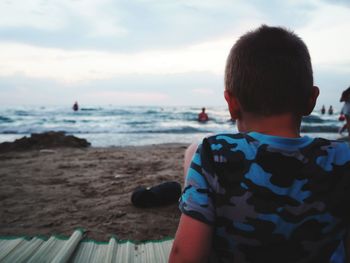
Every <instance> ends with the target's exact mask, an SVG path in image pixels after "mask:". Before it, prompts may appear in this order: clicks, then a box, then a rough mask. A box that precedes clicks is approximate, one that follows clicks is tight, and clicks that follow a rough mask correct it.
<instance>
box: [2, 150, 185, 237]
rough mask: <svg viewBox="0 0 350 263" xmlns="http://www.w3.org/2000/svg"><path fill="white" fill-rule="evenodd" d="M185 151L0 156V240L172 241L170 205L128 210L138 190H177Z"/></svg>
mask: <svg viewBox="0 0 350 263" xmlns="http://www.w3.org/2000/svg"><path fill="white" fill-rule="evenodd" d="M186 147H187V144H158V145H148V146H125V147H106V148H94V147H91V148H55V149H42V150H30V151H11V152H3V153H0V163H1V166H0V179H1V184H0V235H1V236H5V235H6V236H9V235H10V236H36V235H44V236H50V235H53V234H58V235H65V236H69V235H71V234H72V232H73V230H74V229H76V228H79V227H80V228H84V229H85V230H86V233H87V235H86V237H87V238H91V239H94V240H97V241H107V240H108V239H109V238H110V237H111V236H112V235H114V236H116V237H117V238H119V239H123V240H135V241H145V240H151V239H152V240H155V239H162V238H166V237H174V235H175V232H176V229H177V225H178V221H179V217H180V211H179V209H178V205H177V204H173V205H169V206H164V207H156V208H136V207H134V206H133V205H132V203H131V194H132V192H133V190H134V189H135V188H136V187H138V186H146V187H148V186H154V185H157V184H160V183H162V182H165V181H177V182H179V183H181V184H182V183H183V175H182V162H183V153H184V150H185V149H186Z"/></svg>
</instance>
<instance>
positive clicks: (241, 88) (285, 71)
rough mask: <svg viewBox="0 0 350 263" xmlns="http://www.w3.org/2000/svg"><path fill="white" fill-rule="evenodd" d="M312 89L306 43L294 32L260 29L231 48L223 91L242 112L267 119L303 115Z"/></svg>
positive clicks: (244, 36)
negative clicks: (225, 91)
mask: <svg viewBox="0 0 350 263" xmlns="http://www.w3.org/2000/svg"><path fill="white" fill-rule="evenodd" d="M312 86H313V76H312V66H311V59H310V54H309V51H308V49H307V47H306V45H305V43H304V42H303V41H302V40H301V38H300V37H298V36H297V35H296V34H294V33H293V32H291V31H289V30H287V29H284V28H281V27H269V26H266V25H262V26H261V27H259V28H258V29H256V30H254V31H251V32H248V33H246V34H245V35H243V36H242V37H241V38H240V39H239V40H238V41H237V42H236V44H235V45H234V46H233V47H232V49H231V51H230V54H229V56H228V58H227V63H226V69H225V88H226V90H228V91H229V92H230V93H231V94H233V95H234V96H236V97H237V99H238V101H239V102H240V104H241V107H242V109H243V110H245V111H247V112H251V113H255V114H258V115H263V116H269V115H274V114H280V113H286V112H292V113H295V114H301V115H302V114H303V112H304V111H305V109H306V107H307V103H308V99H309V97H310V95H311V91H312Z"/></svg>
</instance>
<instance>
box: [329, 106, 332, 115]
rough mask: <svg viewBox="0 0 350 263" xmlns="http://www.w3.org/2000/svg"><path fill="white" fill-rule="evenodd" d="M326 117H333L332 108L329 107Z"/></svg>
mask: <svg viewBox="0 0 350 263" xmlns="http://www.w3.org/2000/svg"><path fill="white" fill-rule="evenodd" d="M328 115H333V106H332V105H331V106H329V109H328Z"/></svg>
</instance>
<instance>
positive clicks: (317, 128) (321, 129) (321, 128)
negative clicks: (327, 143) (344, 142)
mask: <svg viewBox="0 0 350 263" xmlns="http://www.w3.org/2000/svg"><path fill="white" fill-rule="evenodd" d="M338 130H339V127H338V126H333V125H332V126H327V125H313V126H311V125H310V126H301V132H304V133H337V132H338Z"/></svg>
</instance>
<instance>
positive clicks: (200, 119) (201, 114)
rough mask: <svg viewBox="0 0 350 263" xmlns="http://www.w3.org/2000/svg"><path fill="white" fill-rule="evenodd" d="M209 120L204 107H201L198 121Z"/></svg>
mask: <svg viewBox="0 0 350 263" xmlns="http://www.w3.org/2000/svg"><path fill="white" fill-rule="evenodd" d="M208 120H209V117H208V114H206V113H205V108H202V112H201V113H199V114H198V121H199V122H206V121H208Z"/></svg>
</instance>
